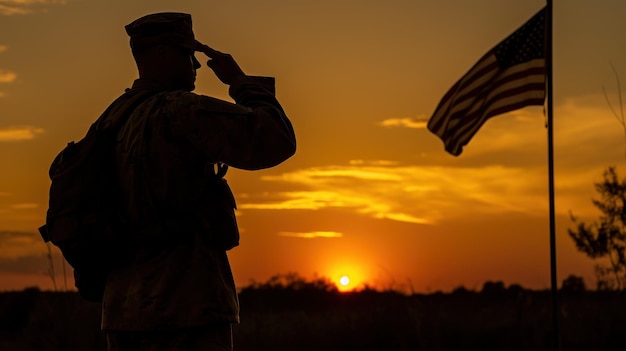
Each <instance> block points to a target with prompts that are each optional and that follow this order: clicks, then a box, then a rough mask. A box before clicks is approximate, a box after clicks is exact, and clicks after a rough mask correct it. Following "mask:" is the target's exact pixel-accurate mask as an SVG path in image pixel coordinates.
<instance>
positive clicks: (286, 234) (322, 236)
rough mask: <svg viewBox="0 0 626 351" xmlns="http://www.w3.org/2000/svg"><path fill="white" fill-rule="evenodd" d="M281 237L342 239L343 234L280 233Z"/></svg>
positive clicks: (321, 232)
mask: <svg viewBox="0 0 626 351" xmlns="http://www.w3.org/2000/svg"><path fill="white" fill-rule="evenodd" d="M278 235H280V236H287V237H292V238H303V239H314V238H341V237H343V234H342V233H338V232H323V231H320V232H306V233H293V232H280V233H278Z"/></svg>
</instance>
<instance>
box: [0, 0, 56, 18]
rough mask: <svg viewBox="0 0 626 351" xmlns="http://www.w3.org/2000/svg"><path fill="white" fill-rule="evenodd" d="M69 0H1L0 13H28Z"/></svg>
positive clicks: (9, 14)
mask: <svg viewBox="0 0 626 351" xmlns="http://www.w3.org/2000/svg"><path fill="white" fill-rule="evenodd" d="M67 2H68V1H67V0H0V15H5V16H12V15H28V14H31V13H34V12H36V11H40V10H42V7H44V6H47V5H65V4H67Z"/></svg>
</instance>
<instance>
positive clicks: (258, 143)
mask: <svg viewBox="0 0 626 351" xmlns="http://www.w3.org/2000/svg"><path fill="white" fill-rule="evenodd" d="M229 94H230V96H231V97H232V98H233V99H234V100H235V103H231V102H227V101H223V100H219V99H215V98H212V97H209V96H204V95H198V94H194V93H191V92H176V93H172V94H170V95H168V97H167V98H168V99H169V100H170V101H169V103H168V104H167V105H168V106H170V111H169V113H168V116H170V118H172V119H173V120H172V124H174V125H175V126H177V127H178V129H179V130H180V132H181V134H182V137H184V138H186V139H188V140H189V141H190V142H191V144H193V145H194V146H195V147H196V148H198V149H199V150H200V151H201V152H202V153H204V154H205V155H206V156H207V157H208V159H209V160H210V161H212V162H222V163H225V164H227V165H229V166H232V167H235V168H240V169H246V170H257V169H263V168H269V167H273V166H276V165H278V164H280V163H282V162H283V161H285V160H286V159H288V158H289V157H291V156H292V155H293V154H294V153H295V151H296V137H295V134H294V130H293V127H292V125H291V122H290V121H289V119H288V118H287V116H286V115H285V112H284V111H283V109H282V107H281V105H280V103H279V102H278V100H277V99H276V97H275V96H274V78H271V77H246V79H244V80H242V81H239V82H237V83H236V84H233V85H232V86H231V87H230V89H229Z"/></svg>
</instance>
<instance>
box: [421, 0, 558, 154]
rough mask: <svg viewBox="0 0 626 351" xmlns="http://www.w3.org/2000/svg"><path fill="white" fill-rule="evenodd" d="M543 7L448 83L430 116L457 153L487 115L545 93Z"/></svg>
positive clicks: (533, 102) (526, 103)
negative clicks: (459, 77) (452, 81)
mask: <svg viewBox="0 0 626 351" xmlns="http://www.w3.org/2000/svg"><path fill="white" fill-rule="evenodd" d="M545 12H546V9H545V7H544V8H543V9H542V10H540V11H539V12H538V13H537V14H535V15H534V16H533V17H532V18H531V19H530V20H528V21H527V22H526V23H525V24H524V25H523V26H521V27H520V28H519V29H518V30H516V31H515V32H514V33H513V34H511V35H510V36H508V37H507V38H506V39H504V40H503V41H502V42H500V43H499V44H498V45H497V46H496V47H495V48H493V49H492V50H490V51H489V52H487V53H486V54H485V55H484V56H483V57H482V58H481V59H480V60H478V62H476V64H475V65H474V66H473V67H472V68H471V69H470V70H469V71H468V72H467V73H466V74H465V75H464V76H463V77H461V79H460V80H459V81H458V82H456V84H454V85H453V86H452V88H450V90H449V91H448V92H447V93H446V95H444V97H443V98H442V99H441V101H440V102H439V105H438V106H437V108H436V109H435V112H434V113H433V115H432V117H431V118H430V120H429V121H428V125H427V126H428V130H430V131H431V132H433V133H434V134H435V135H437V136H438V137H439V138H441V140H443V142H444V144H445V148H446V151H448V152H449V153H450V154H452V155H454V156H458V155H460V154H461V152H462V151H463V146H465V145H467V143H468V142H469V141H470V139H471V138H472V137H473V136H474V134H476V132H477V131H478V129H480V127H481V126H482V125H483V124H484V123H485V122H486V121H487V119H489V118H491V117H493V116H496V115H499V114H503V113H506V112H509V111H513V110H517V109H520V108H522V107H524V106H529V105H543V103H544V100H545V95H546V84H545V79H546V67H545V66H546V64H545V62H546V61H545V50H544V49H545V48H544V46H545V40H544V37H545V23H546V22H545Z"/></svg>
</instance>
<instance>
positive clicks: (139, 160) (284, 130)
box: [102, 76, 296, 350]
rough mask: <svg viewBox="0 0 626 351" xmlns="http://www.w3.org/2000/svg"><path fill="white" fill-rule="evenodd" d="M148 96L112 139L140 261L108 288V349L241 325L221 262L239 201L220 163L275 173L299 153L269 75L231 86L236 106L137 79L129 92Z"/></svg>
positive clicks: (119, 105)
mask: <svg viewBox="0 0 626 351" xmlns="http://www.w3.org/2000/svg"><path fill="white" fill-rule="evenodd" d="M146 91H150V92H151V93H152V95H151V97H149V98H148V99H147V100H145V101H144V102H142V103H141V104H140V105H139V106H138V107H137V108H136V109H135V110H134V112H133V113H132V114H131V115H130V117H129V119H128V120H127V122H126V123H125V124H124V126H123V127H122V129H121V130H120V132H119V133H118V138H117V139H118V144H117V165H118V178H119V182H120V184H121V190H122V193H123V196H124V205H123V206H124V208H123V209H124V210H125V212H126V215H127V216H128V217H129V219H130V220H131V222H132V223H133V226H134V228H136V229H135V230H134V231H133V235H132V237H131V238H129V241H128V242H129V243H134V244H137V254H136V255H135V256H134V258H133V260H132V261H131V262H130V263H129V264H127V265H124V266H122V267H120V268H118V269H116V270H115V271H113V272H112V273H111V274H110V276H109V278H108V281H107V285H106V289H105V293H104V299H103V304H102V328H103V329H104V330H106V331H116V332H117V333H113V334H110V335H109V336H108V338H109V340H110V342H109V344H110V346H109V347H110V349H111V350H114V349H116V348H115V346H114V345H115V344H116V343H118V342H123V340H131V339H133V338H135V339H136V338H137V335H141V333H144V332H146V331H148V332H150V331H171V330H178V329H181V328H187V331H186V332H185V333H184V334H181V335H182V336H181V335H179V336H178V337H177V338H182V339H181V340H183V339H185V338H187V336H186V335H187V334H188V332H189V331H190V330H195V329H194V328H197V327H202V326H216V325H217V326H219V328H222V326H224V325H229V324H230V323H237V322H238V321H239V303H238V299H237V293H236V290H235V284H234V281H233V276H232V273H231V270H230V265H229V262H228V258H227V255H226V251H227V250H229V249H230V248H232V247H234V246H236V245H238V242H239V233H238V231H237V224H236V221H235V216H234V208H235V203H234V198H233V196H232V193H231V192H230V189H229V188H228V185H227V184H226V182H225V180H223V179H222V178H221V176H222V175H223V174H216V173H223V170H224V168H223V167H222V168H219V169H217V172H216V167H217V166H216V165H220V164H226V165H229V166H232V167H236V168H240V169H245V170H257V169H263V168H267V167H272V166H275V165H277V164H279V163H281V162H283V161H284V160H286V159H287V158H289V157H290V156H291V155H293V153H294V152H295V147H296V144H295V135H294V132H293V128H292V126H291V123H290V121H289V119H288V118H287V116H286V115H285V113H284V111H283V109H282V108H281V106H280V104H279V102H278V101H277V100H276V98H275V96H274V79H273V78H271V77H251V76H247V77H246V78H245V79H243V80H241V81H238V82H237V83H236V84H233V85H231V86H230V89H229V94H230V96H231V97H232V98H233V99H234V101H235V103H230V102H227V101H223V100H218V99H215V98H212V97H208V96H203V95H199V94H196V93H193V92H189V91H184V90H174V91H171V90H168V89H164V88H162V87H159V86H158V85H156V84H155V83H154V82H150V81H146V80H144V79H141V78H140V79H138V80H136V81H135V82H134V84H133V86H132V88H131V89H129V90H127V94H125V95H132V94H135V93H144V92H146ZM125 104H128V99H125V97H124V95H123V96H122V97H121V98H119V99H118V100H117V101H116V102H115V103H114V104H113V107H112V108H111V112H110V113H109V115H108V116H107V117H105V118H110V119H112V120H113V119H115V118H119V116H117V115H116V111H119V110H121V109H123V107H124V106H125ZM127 332H137V333H139V334H133V335H134V336H133V337H128V335H127ZM159 335H161V336H160V337H163V334H162V333H157V334H155V336H159ZM174 339H176V338H174ZM120 340H122V341H120ZM120 349H122V348H120ZM146 349H149V348H146ZM142 350H143V349H142Z"/></svg>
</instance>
